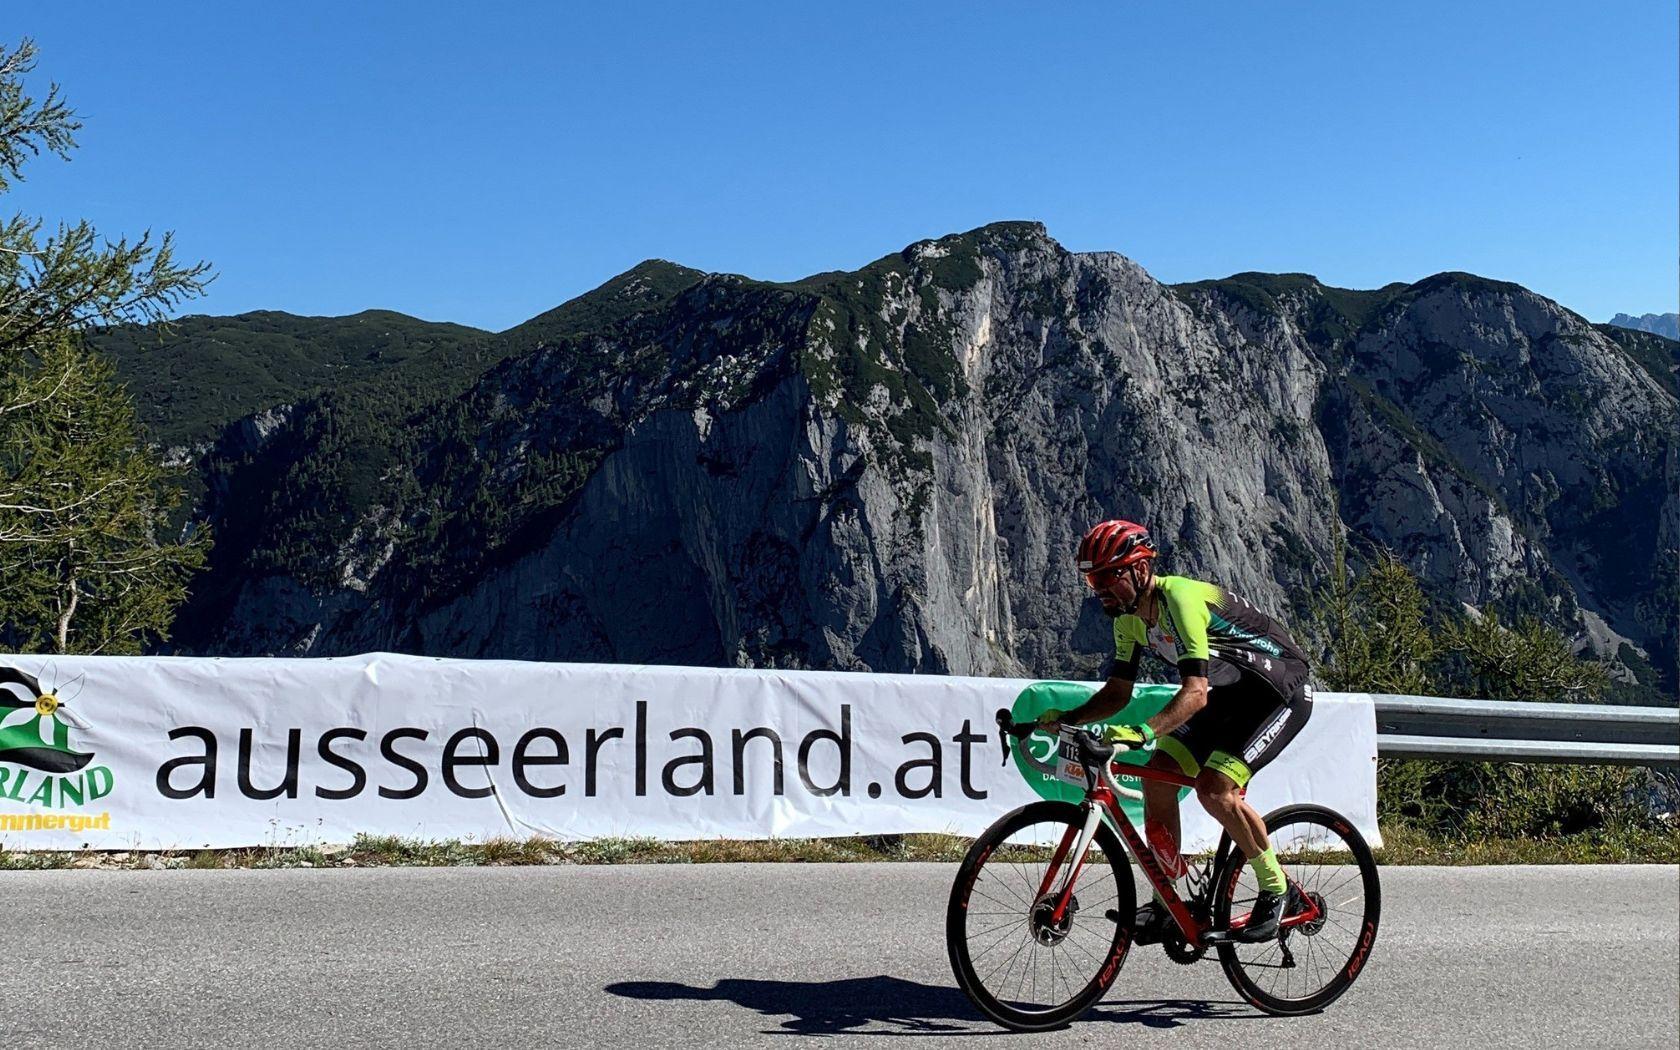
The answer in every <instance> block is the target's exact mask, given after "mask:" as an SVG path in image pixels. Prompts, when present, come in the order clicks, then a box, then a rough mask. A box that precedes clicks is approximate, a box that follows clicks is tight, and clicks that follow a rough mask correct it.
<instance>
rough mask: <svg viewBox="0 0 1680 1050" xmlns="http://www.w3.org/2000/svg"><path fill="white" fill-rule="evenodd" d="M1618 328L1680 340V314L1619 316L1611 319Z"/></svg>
mask: <svg viewBox="0 0 1680 1050" xmlns="http://www.w3.org/2000/svg"><path fill="white" fill-rule="evenodd" d="M1610 323H1611V324H1613V325H1615V326H1616V327H1617V328H1631V329H1633V330H1634V331H1636V332H1650V333H1651V334H1652V335H1660V336H1662V337H1663V338H1664V339H1680V314H1640V315H1639V316H1638V317H1635V316H1633V315H1632V314H1617V315H1616V316H1615V317H1612V318H1610Z"/></svg>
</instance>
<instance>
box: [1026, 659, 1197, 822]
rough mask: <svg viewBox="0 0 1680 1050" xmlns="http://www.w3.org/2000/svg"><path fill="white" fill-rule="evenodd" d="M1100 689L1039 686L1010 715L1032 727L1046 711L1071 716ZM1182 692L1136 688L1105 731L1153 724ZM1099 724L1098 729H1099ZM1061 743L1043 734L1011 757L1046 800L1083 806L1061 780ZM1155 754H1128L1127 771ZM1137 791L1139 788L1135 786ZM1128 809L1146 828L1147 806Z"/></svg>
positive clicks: (1078, 791) (1183, 791) (1128, 804)
mask: <svg viewBox="0 0 1680 1050" xmlns="http://www.w3.org/2000/svg"><path fill="white" fill-rule="evenodd" d="M1096 691H1097V687H1096V686H1094V685H1090V684H1088V683H1085V682H1034V683H1033V684H1032V685H1029V686H1027V687H1026V688H1025V689H1023V690H1021V695H1019V696H1017V697H1016V698H1015V703H1014V706H1012V707H1011V708H1010V710H1009V717H1010V718H1012V719H1014V720H1015V721H1017V722H1029V721H1032V720H1033V719H1035V718H1037V717H1038V716H1039V715H1040V714H1042V713H1043V712H1044V711H1046V710H1048V709H1050V708H1052V707H1054V708H1056V709H1057V710H1059V711H1071V710H1073V709H1074V708H1076V707H1078V706H1079V705H1080V704H1083V703H1084V702H1085V701H1087V700H1089V699H1091V695H1092V694H1093V693H1095V692H1096ZM1176 692H1178V687H1177V686H1176V685H1136V686H1133V687H1132V699H1131V701H1130V702H1129V703H1127V704H1126V706H1125V707H1123V708H1121V709H1120V710H1119V711H1118V712H1117V713H1116V714H1115V715H1114V717H1112V718H1109V719H1107V720H1106V722H1104V723H1102V724H1105V725H1137V724H1139V723H1140V722H1143V721H1145V720H1147V719H1150V718H1153V717H1154V716H1155V715H1157V714H1159V713H1160V712H1161V708H1163V707H1166V706H1167V702H1168V701H1170V700H1171V699H1172V698H1173V694H1174V693H1176ZM1096 724H1098V723H1092V725H1096ZM1028 749H1030V750H1031V753H1032V757H1033V758H1034V759H1036V760H1037V762H1038V764H1039V765H1040V766H1042V767H1043V769H1040V768H1037V767H1035V765H1034V764H1033V763H1032V762H1029V761H1028V757H1027V754H1026V753H1025V752H1026V751H1027V750H1028ZM1055 751H1056V738H1055V736H1054V735H1052V734H1050V733H1046V732H1037V733H1034V734H1033V735H1032V736H1030V737H1028V738H1026V739H1025V740H1011V741H1010V742H1009V753H1010V754H1011V755H1013V756H1014V757H1015V768H1016V770H1017V771H1019V772H1020V774H1021V777H1022V779H1024V780H1025V781H1026V782H1027V786H1028V787H1030V788H1032V789H1033V791H1034V792H1035V793H1036V794H1037V795H1038V796H1039V797H1040V798H1046V799H1051V800H1053V801H1060V802H1078V801H1080V800H1081V799H1083V798H1084V797H1085V792H1084V790H1083V789H1082V788H1080V787H1077V786H1076V785H1073V784H1064V783H1063V782H1062V781H1060V780H1058V779H1056V775H1055V773H1054V772H1053V771H1052V770H1053V769H1054V756H1055ZM1153 754H1154V752H1153V751H1140V752H1132V753H1130V754H1124V755H1121V756H1120V757H1119V761H1120V762H1122V763H1125V764H1127V765H1134V766H1141V765H1146V764H1147V763H1148V762H1149V759H1150V757H1151V756H1152V755H1153ZM1132 786H1136V784H1135V782H1134V783H1133V785H1132ZM1189 793H1190V789H1189V788H1180V789H1179V793H1178V797H1179V798H1181V799H1182V798H1183V797H1184V796H1185V795H1188V794H1189ZM1120 801H1121V804H1122V805H1123V806H1124V807H1125V809H1126V815H1127V816H1129V817H1131V818H1132V820H1133V822H1134V823H1137V824H1142V823H1143V803H1141V802H1134V801H1133V800H1131V799H1121V800H1120Z"/></svg>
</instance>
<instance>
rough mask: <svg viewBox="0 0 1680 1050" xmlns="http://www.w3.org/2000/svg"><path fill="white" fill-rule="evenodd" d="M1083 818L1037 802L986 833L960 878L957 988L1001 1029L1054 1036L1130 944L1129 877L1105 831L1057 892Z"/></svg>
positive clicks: (954, 949)
mask: <svg viewBox="0 0 1680 1050" xmlns="http://www.w3.org/2000/svg"><path fill="white" fill-rule="evenodd" d="M1084 824H1085V811H1084V810H1083V809H1081V808H1080V807H1079V806H1075V805H1073V804H1071V803H1068V802H1035V803H1033V804H1031V805H1028V806H1023V807H1022V808H1020V809H1018V810H1015V811H1014V812H1013V813H1010V814H1008V815H1007V816H1005V817H1004V818H1003V819H1002V820H1000V821H998V822H997V823H996V824H993V825H992V826H991V827H990V828H988V829H986V831H985V833H983V834H982V835H981V836H980V837H979V838H978V839H976V840H975V841H974V845H973V846H972V847H970V849H969V851H968V855H967V856H966V857H964V858H963V862H962V866H961V867H960V868H959V869H958V870H957V880H956V883H955V885H953V886H952V887H951V901H950V905H949V907H948V908H947V909H946V912H945V943H946V948H947V950H948V952H949V953H950V956H951V969H952V971H953V972H954V973H955V974H956V978H957V984H958V985H959V986H960V987H961V988H962V990H963V991H964V992H965V993H966V994H967V995H968V997H969V999H971V1000H973V1002H974V1005H975V1006H978V1007H979V1008H980V1010H981V1012H983V1013H984V1014H985V1015H986V1016H987V1017H990V1018H991V1019H992V1020H994V1021H996V1022H997V1023H998V1024H1001V1025H1003V1026H1004V1027H1006V1028H1012V1029H1014V1030H1016V1031H1021V1032H1041V1031H1044V1030H1046V1029H1050V1028H1057V1027H1060V1026H1061V1025H1064V1024H1066V1023H1067V1022H1069V1021H1071V1020H1073V1019H1074V1018H1075V1017H1077V1016H1079V1015H1080V1014H1081V1013H1083V1012H1084V1011H1085V1010H1086V1009H1087V1008H1088V1007H1090V1006H1091V1004H1092V1003H1094V1002H1096V1001H1097V1000H1098V999H1100V998H1102V995H1103V993H1104V992H1106V991H1107V990H1108V987H1109V985H1111V984H1113V983H1114V978H1115V977H1116V976H1117V975H1118V974H1119V972H1120V967H1121V965H1122V964H1123V963H1124V962H1125V959H1126V952H1127V950H1128V949H1129V948H1130V947H1131V943H1132V925H1133V909H1134V907H1135V905H1134V899H1133V888H1132V869H1131V865H1130V864H1128V863H1127V860H1126V854H1125V851H1124V850H1123V849H1122V847H1121V845H1120V840H1119V839H1118V838H1117V837H1116V836H1115V834H1114V832H1113V831H1112V830H1111V829H1110V828H1109V827H1108V826H1107V825H1106V824H1102V825H1099V826H1098V828H1097V834H1096V837H1095V838H1094V839H1093V841H1092V843H1091V848H1090V850H1089V851H1088V852H1087V854H1086V856H1085V861H1084V865H1083V866H1082V867H1081V868H1079V869H1078V871H1077V873H1076V878H1075V881H1074V884H1073V893H1072V895H1071V897H1066V898H1064V895H1063V894H1062V893H1060V892H1058V891H1059V890H1061V889H1062V888H1063V887H1064V886H1065V885H1066V879H1067V873H1068V869H1069V868H1070V867H1071V866H1072V865H1073V864H1074V860H1075V858H1073V857H1072V856H1071V853H1072V848H1073V846H1074V844H1075V843H1076V842H1077V840H1078V838H1079V832H1080V830H1081V829H1082V828H1083V827H1084Z"/></svg>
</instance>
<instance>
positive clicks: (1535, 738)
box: [1371, 695, 1680, 766]
mask: <svg viewBox="0 0 1680 1050" xmlns="http://www.w3.org/2000/svg"><path fill="white" fill-rule="evenodd" d="M1371 699H1372V700H1373V701H1375V704H1376V709H1377V752H1378V753H1379V754H1381V755H1383V756H1384V757H1387V758H1448V759H1463V760H1469V761H1484V762H1567V763H1591V764H1596V765H1618V766H1680V708H1674V707H1616V706H1612V705H1608V704H1543V703H1527V702H1522V701H1506V700H1453V699H1446V698H1442V697H1434V696H1378V695H1373V696H1372V697H1371Z"/></svg>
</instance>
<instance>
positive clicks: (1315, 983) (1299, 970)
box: [1213, 805, 1382, 1016]
mask: <svg viewBox="0 0 1680 1050" xmlns="http://www.w3.org/2000/svg"><path fill="white" fill-rule="evenodd" d="M1266 832H1267V834H1268V835H1269V836H1270V838H1271V840H1272V847H1273V848H1274V849H1276V850H1277V856H1278V861H1279V863H1281V864H1282V865H1283V869H1284V874H1286V875H1287V876H1288V877H1289V881H1290V882H1291V883H1293V884H1294V885H1295V886H1296V887H1297V888H1298V889H1299V890H1300V892H1301V893H1302V894H1303V895H1305V896H1306V897H1307V898H1309V899H1310V901H1311V903H1312V904H1313V905H1316V906H1317V908H1318V911H1319V915H1318V916H1317V917H1316V918H1314V919H1312V920H1311V921H1302V920H1303V917H1304V915H1305V914H1307V913H1306V912H1303V911H1302V910H1301V909H1296V910H1295V911H1294V912H1293V913H1286V914H1285V915H1284V920H1283V930H1282V932H1281V933H1280V934H1279V936H1278V937H1277V938H1275V939H1273V940H1269V941H1262V942H1260V943H1258V944H1221V945H1219V946H1218V947H1219V963H1220V965H1221V966H1222V967H1224V969H1225V976H1226V977H1227V978H1229V979H1230V981H1231V984H1232V986H1233V987H1235V988H1236V990H1237V991H1238V992H1239V993H1240V994H1241V995H1242V997H1243V998H1244V999H1247V1000H1248V1001H1249V1002H1250V1003H1252V1004H1254V1005H1255V1006H1257V1007H1259V1008H1260V1009H1262V1010H1264V1011H1266V1012H1267V1013H1269V1014H1280V1015H1286V1016H1287V1015H1294V1014H1308V1013H1315V1012H1317V1011H1319V1010H1322V1009H1324V1008H1325V1007H1326V1006H1328V1005H1330V1004H1331V1003H1332V1002H1334V1001H1335V1000H1336V999H1337V998H1338V997H1340V996H1341V994H1342V993H1343V992H1345V991H1347V990H1348V988H1349V986H1351V985H1352V984H1353V981H1354V978H1356V977H1358V976H1359V973H1360V971H1361V970H1362V969H1363V968H1364V966H1365V962H1366V960H1368V959H1369V958H1370V954H1371V946H1372V945H1373V944H1374V943H1375V942H1376V937H1377V921H1378V919H1379V918H1380V916H1381V912H1382V889H1381V886H1380V884H1379V883H1378V880H1377V862H1376V859H1375V858H1374V857H1372V856H1371V847H1370V846H1368V845H1366V844H1365V839H1364V837H1363V836H1361V835H1360V834H1359V832H1358V831H1357V830H1356V829H1355V828H1354V826H1353V824H1352V823H1351V822H1349V821H1348V820H1347V819H1346V818H1345V817H1342V816H1341V815H1340V814H1338V813H1336V812H1334V811H1333V810H1329V809H1325V808H1324V807H1323V806H1313V805H1296V806H1285V807H1283V808H1282V809H1278V810H1274V811H1272V812H1271V813H1268V814H1267V815H1266ZM1216 878H1217V879H1218V881H1217V882H1216V883H1215V890H1214V899H1213V922H1214V927H1215V928H1224V927H1228V926H1230V925H1231V921H1232V917H1233V914H1235V915H1236V916H1237V917H1238V924H1239V925H1240V923H1241V922H1242V916H1244V915H1245V914H1246V913H1247V912H1248V911H1249V910H1250V909H1251V908H1252V907H1253V904H1254V899H1255V897H1256V896H1257V895H1258V894H1259V892H1260V890H1259V886H1258V884H1257V883H1256V881H1255V878H1254V872H1253V871H1252V870H1251V869H1250V868H1249V866H1248V863H1247V862H1246V861H1245V860H1244V859H1243V855H1242V852H1241V851H1240V850H1235V849H1233V850H1231V851H1230V854H1229V856H1228V858H1227V859H1226V862H1225V864H1224V867H1223V868H1222V869H1221V870H1220V872H1219V874H1218V875H1217V876H1216Z"/></svg>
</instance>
